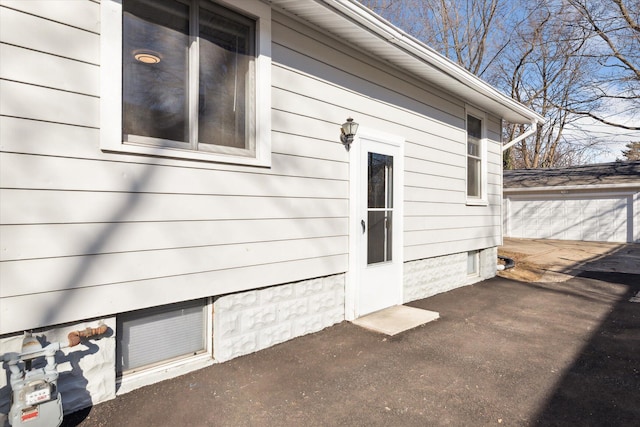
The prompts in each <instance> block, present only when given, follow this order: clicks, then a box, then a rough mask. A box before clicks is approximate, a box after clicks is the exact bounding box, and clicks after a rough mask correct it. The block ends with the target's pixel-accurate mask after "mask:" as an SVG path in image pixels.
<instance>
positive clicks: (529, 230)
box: [503, 193, 638, 242]
mask: <svg viewBox="0 0 640 427" xmlns="http://www.w3.org/2000/svg"><path fill="white" fill-rule="evenodd" d="M637 209H638V208H637V193H626V194H620V193H617V194H616V193H608V194H606V193H604V194H603V193H596V194H593V193H592V194H572V195H571V196H563V195H541V194H537V195H526V196H525V195H509V196H507V197H506V198H505V216H504V224H503V226H504V233H505V236H507V237H515V238H534V239H535V238H537V239H559V240H585V241H601V242H634V241H637V240H638V231H637V218H636V217H637Z"/></svg>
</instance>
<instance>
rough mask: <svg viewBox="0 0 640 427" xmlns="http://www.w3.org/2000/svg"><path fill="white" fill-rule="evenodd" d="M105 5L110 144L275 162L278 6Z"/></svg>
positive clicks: (129, 1) (141, 0)
mask: <svg viewBox="0 0 640 427" xmlns="http://www.w3.org/2000/svg"><path fill="white" fill-rule="evenodd" d="M102 4H103V9H102V11H103V15H102V17H103V23H102V29H103V30H104V31H103V34H102V45H101V47H102V48H103V49H104V52H103V54H102V64H101V65H102V67H103V71H102V75H101V77H102V78H103V87H102V96H103V97H104V98H105V99H104V100H103V101H104V102H103V109H104V110H106V113H105V112H104V111H103V115H102V119H103V120H102V124H101V127H102V131H103V132H102V139H101V147H102V148H103V149H105V150H113V151H124V152H132V153H137V154H149V155H159V156H166V157H175V158H187V159H195V160H211V161H223V162H230V163H240V164H254V165H260V166H269V163H270V128H271V125H270V90H271V79H270V56H271V55H270V43H271V39H270V25H271V23H270V19H271V16H270V8H269V6H267V5H265V4H264V3H261V2H259V1H255V0H254V1H249V0H247V1H244V2H239V3H237V4H236V3H232V4H222V3H220V4H219V3H214V2H212V1H208V0H206V1H205V0H154V1H150V0H123V1H122V4H120V2H117V1H112V0H105V1H103V2H102ZM116 19H117V21H116ZM112 25H113V26H115V27H117V28H115V29H114V28H113V27H112ZM114 44H115V45H116V46H119V49H117V48H114V47H113V46H114ZM116 55H117V56H116ZM105 82H106V84H105ZM116 108H117V111H116ZM114 128H117V129H118V132H117V135H116V130H114Z"/></svg>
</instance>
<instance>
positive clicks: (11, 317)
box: [0, 1, 349, 333]
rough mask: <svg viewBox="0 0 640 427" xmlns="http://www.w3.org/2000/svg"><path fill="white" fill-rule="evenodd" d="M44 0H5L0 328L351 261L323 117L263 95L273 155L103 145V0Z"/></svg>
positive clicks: (331, 131) (339, 179)
mask: <svg viewBox="0 0 640 427" xmlns="http://www.w3.org/2000/svg"><path fill="white" fill-rule="evenodd" d="M25 3H31V2H25ZM37 3H40V4H37ZM53 3H56V5H57V6H59V7H52V4H47V2H33V3H32V4H29V5H24V4H22V2H9V3H7V2H3V3H2V4H3V5H4V6H6V5H8V6H11V7H3V8H2V10H1V19H2V22H1V23H0V24H1V25H0V28H2V40H1V41H2V42H3V44H2V45H1V48H2V64H0V79H1V80H0V85H1V90H2V95H3V96H2V97H1V98H2V99H0V102H1V104H0V141H1V142H0V144H1V146H0V150H1V157H0V187H1V188H0V199H1V200H2V203H1V204H0V233H1V234H2V250H1V251H0V263H1V265H2V270H1V272H0V276H1V277H0V282H1V283H2V284H3V286H2V290H1V294H0V297H1V298H2V301H1V302H0V307H1V311H0V325H1V330H0V333H7V332H13V331H18V330H22V329H30V328H35V327H39V326H44V325H50V324H55V323H62V322H68V321H73V320H78V319H84V318H92V317H96V316H102V315H108V314H113V313H117V312H122V311H129V310H134V309H139V308H144V307H150V306H155V305H162V304H167V303H171V302H175V301H181V300H187V299H195V298H201V297H206V296H210V295H220V294H226V293H231V292H236V291H241V290H247V289H253V288H258V287H264V286H270V285H274V284H279V283H287V282H292V281H298V280H303V279H307V278H312V277H319V276H326V275H331V274H336V273H340V272H344V271H346V269H347V247H348V243H347V230H348V218H347V216H348V197H349V194H348V188H349V185H348V173H349V169H348V156H347V153H346V152H345V150H344V148H343V147H342V145H341V144H340V143H339V140H338V138H337V132H336V130H337V128H336V126H335V125H334V124H333V123H327V122H326V121H324V122H323V121H322V120H320V121H319V120H317V119H316V118H315V115H314V116H311V117H304V116H302V115H300V114H299V112H298V111H297V109H296V108H295V106H294V108H292V109H291V111H284V110H282V109H277V108H274V110H273V117H272V118H273V123H272V128H273V131H272V167H271V168H268V169H265V168H255V167H248V166H235V165H229V164H220V163H207V162H190V161H184V160H174V159H166V158H155V157H146V156H135V155H128V154H116V153H103V152H102V151H101V150H100V149H99V126H100V122H99V109H100V99H99V80H100V68H99V63H98V62H99V61H98V58H99V34H97V31H98V30H99V21H100V17H99V12H100V7H99V4H98V3H93V2H90V1H87V2H76V1H73V2H53ZM14 6H15V8H21V9H22V11H20V10H14V9H13V7H14ZM76 13H78V14H79V15H81V16H82V19H81V20H78V19H77V15H76ZM82 21H83V22H85V23H84V24H82ZM34 28H38V29H39V31H40V32H37V31H33V29H34ZM47 70H50V72H48V71H47ZM274 90H275V89H274ZM298 90H299V91H304V90H305V85H304V84H301V85H300V87H299V88H298ZM294 96H295V94H294ZM325 135H326V136H325ZM31 307H39V308H40V309H39V310H38V311H37V312H35V311H34V310H31V309H30V308H31ZM25 313H31V314H32V315H30V316H28V315H27V316H25Z"/></svg>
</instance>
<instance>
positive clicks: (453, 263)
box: [404, 248, 498, 302]
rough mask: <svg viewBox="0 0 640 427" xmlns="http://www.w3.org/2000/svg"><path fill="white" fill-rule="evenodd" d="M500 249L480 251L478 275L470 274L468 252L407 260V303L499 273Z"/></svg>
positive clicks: (405, 282)
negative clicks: (497, 269)
mask: <svg viewBox="0 0 640 427" xmlns="http://www.w3.org/2000/svg"><path fill="white" fill-rule="evenodd" d="M497 256H498V250H497V248H489V249H485V250H482V251H480V253H479V259H478V262H479V266H478V274H477V275H472V276H470V275H467V252H462V253H457V254H451V255H444V256H439V257H434V258H427V259H422V260H418V261H412V262H407V263H405V265H404V302H409V301H415V300H418V299H422V298H427V297H430V296H433V295H436V294H439V293H442V292H447V291H450V290H453V289H456V288H459V287H461V286H467V285H471V284H473V283H477V282H480V281H482V280H486V279H489V278H491V277H493V276H495V275H496V267H497Z"/></svg>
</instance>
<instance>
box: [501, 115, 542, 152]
mask: <svg viewBox="0 0 640 427" xmlns="http://www.w3.org/2000/svg"><path fill="white" fill-rule="evenodd" d="M537 130H538V123H537V122H536V121H532V122H531V127H530V128H529V130H528V131H526V132H525V133H523V134H522V135H520V136H519V137H517V138H516V139H514V140H512V141H509V142H508V143H506V144H505V145H503V146H502V151H506V150H508V149H509V148H511V147H513V146H514V145H515V144H517V143H518V142H520V141H522V140H523V139H525V138H527V137H529V136H531V135H533V134H534V133H536V131H537Z"/></svg>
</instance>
